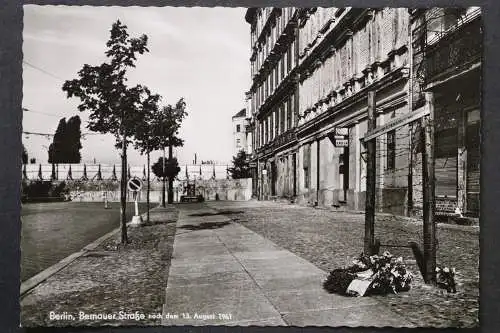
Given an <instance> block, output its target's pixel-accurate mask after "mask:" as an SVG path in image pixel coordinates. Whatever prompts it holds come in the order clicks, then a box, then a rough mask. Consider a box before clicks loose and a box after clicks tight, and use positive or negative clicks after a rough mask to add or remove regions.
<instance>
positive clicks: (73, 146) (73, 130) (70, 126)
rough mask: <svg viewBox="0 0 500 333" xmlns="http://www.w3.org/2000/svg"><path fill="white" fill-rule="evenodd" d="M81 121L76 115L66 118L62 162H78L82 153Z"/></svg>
mask: <svg viewBox="0 0 500 333" xmlns="http://www.w3.org/2000/svg"><path fill="white" fill-rule="evenodd" d="M81 124H82V121H81V120H80V117H79V116H78V115H76V116H73V117H71V118H69V119H68V121H67V123H66V136H65V138H64V163H80V162H81V160H82V155H81V154H80V149H82V143H81V138H82V132H81V130H80V126H81Z"/></svg>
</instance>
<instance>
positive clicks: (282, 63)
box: [280, 54, 285, 80]
mask: <svg viewBox="0 0 500 333" xmlns="http://www.w3.org/2000/svg"><path fill="white" fill-rule="evenodd" d="M280 66H281V76H280V78H281V80H283V78H284V77H285V55H284V54H283V56H282V57H281V62H280Z"/></svg>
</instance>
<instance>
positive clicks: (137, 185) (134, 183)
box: [127, 177, 142, 192]
mask: <svg viewBox="0 0 500 333" xmlns="http://www.w3.org/2000/svg"><path fill="white" fill-rule="evenodd" d="M127 185H128V189H129V190H130V191H134V192H137V191H139V190H140V189H141V188H142V181H141V180H140V179H139V178H137V177H134V178H131V179H130V180H129V181H128V184H127Z"/></svg>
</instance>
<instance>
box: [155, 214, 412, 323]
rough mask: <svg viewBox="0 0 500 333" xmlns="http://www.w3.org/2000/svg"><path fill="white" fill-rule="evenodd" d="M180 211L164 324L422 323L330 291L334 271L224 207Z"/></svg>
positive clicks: (375, 303) (367, 300)
mask: <svg viewBox="0 0 500 333" xmlns="http://www.w3.org/2000/svg"><path fill="white" fill-rule="evenodd" d="M178 208H179V210H180V212H179V219H178V222H177V228H178V229H177V234H176V238H175V241H174V245H173V247H174V249H173V255H172V260H171V265H170V272H169V277H168V281H167V288H166V299H165V301H166V303H165V304H164V306H163V320H162V324H163V325H239V326H250V325H266V326H276V325H283V326H288V325H290V326H378V327H383V326H395V327H412V326H414V325H412V324H411V323H410V322H409V321H407V320H406V319H405V318H403V317H401V316H400V315H398V314H396V313H395V312H393V311H392V310H390V309H389V307H387V306H386V305H383V304H382V303H381V302H379V301H377V300H375V299H373V298H369V297H366V298H364V297H359V298H353V297H344V296H339V295H335V294H328V293H327V292H326V291H324V290H323V288H322V282H323V280H324V279H325V278H326V276H327V272H325V271H323V270H321V269H319V268H318V267H316V266H315V265H313V264H312V263H310V262H308V261H306V260H305V259H302V258H300V257H298V256H297V255H295V254H293V253H292V252H290V251H287V250H285V249H283V248H280V247H279V246H277V245H276V244H274V243H273V242H271V241H269V240H267V239H266V238H264V237H262V236H260V235H259V234H257V233H255V232H253V231H251V230H250V229H248V228H246V227H244V226H242V225H240V224H237V223H233V222H231V219H230V218H229V216H225V214H224V213H223V212H222V213H216V211H215V210H214V209H210V208H207V207H206V205H201V204H198V205H197V206H194V205H179V206H178ZM193 208H195V209H193Z"/></svg>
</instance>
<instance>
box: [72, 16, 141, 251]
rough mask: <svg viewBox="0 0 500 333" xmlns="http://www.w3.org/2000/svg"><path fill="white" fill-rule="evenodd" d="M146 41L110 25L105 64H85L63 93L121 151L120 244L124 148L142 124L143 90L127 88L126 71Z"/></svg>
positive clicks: (124, 238) (123, 221)
mask: <svg viewBox="0 0 500 333" xmlns="http://www.w3.org/2000/svg"><path fill="white" fill-rule="evenodd" d="M147 41H148V38H147V36H146V35H142V36H140V37H137V38H133V37H130V36H129V34H128V32H127V26H125V25H123V24H122V23H121V22H120V21H119V20H118V21H116V22H115V23H113V26H112V28H111V31H110V38H109V40H108V42H107V43H106V46H107V51H106V53H105V54H106V56H107V58H108V60H109V61H108V62H104V63H102V64H100V65H97V66H91V65H88V64H85V65H83V68H82V69H81V70H80V71H79V72H78V78H77V79H73V80H68V81H66V82H65V83H64V85H63V87H62V89H63V91H65V92H66V93H67V97H68V98H72V97H76V98H79V99H80V101H81V103H80V104H79V105H78V110H79V111H89V112H90V115H89V123H88V125H87V128H88V129H89V130H91V131H95V132H99V133H111V134H113V135H114V136H115V139H116V146H117V147H119V148H120V149H121V162H122V173H121V183H120V185H121V186H120V188H121V195H120V201H121V231H122V233H121V241H122V243H128V239H127V225H126V222H127V220H126V215H125V212H126V200H127V185H126V183H127V173H126V171H125V170H127V146H128V144H130V143H131V140H132V137H133V136H134V134H135V125H136V124H138V123H141V117H142V116H143V113H141V112H137V110H138V109H140V105H141V103H142V102H143V98H144V97H143V95H144V92H145V88H144V87H143V86H141V85H136V86H133V87H129V86H128V85H127V77H126V74H127V70H128V69H130V68H131V67H132V68H133V67H135V63H136V60H137V55H139V54H144V53H145V52H149V50H148V48H147Z"/></svg>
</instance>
